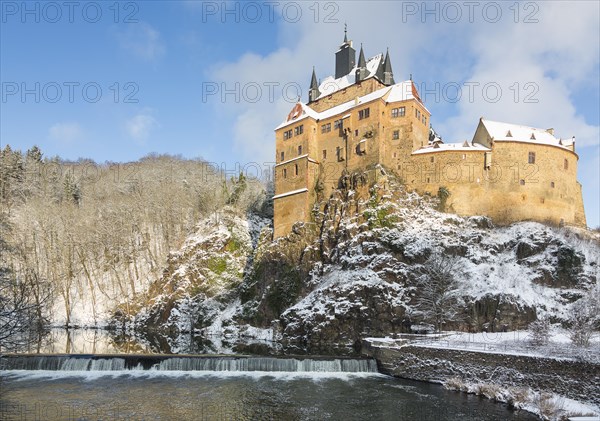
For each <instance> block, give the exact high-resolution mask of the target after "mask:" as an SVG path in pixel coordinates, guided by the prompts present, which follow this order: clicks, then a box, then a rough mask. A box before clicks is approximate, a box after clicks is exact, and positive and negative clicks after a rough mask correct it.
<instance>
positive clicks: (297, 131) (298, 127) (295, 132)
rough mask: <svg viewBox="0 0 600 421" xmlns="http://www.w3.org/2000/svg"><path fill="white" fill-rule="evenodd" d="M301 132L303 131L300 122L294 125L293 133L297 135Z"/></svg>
mask: <svg viewBox="0 0 600 421" xmlns="http://www.w3.org/2000/svg"><path fill="white" fill-rule="evenodd" d="M302 133H304V125H303V124H301V125H299V126H296V128H295V129H294V135H295V136H298V135H301V134H302Z"/></svg>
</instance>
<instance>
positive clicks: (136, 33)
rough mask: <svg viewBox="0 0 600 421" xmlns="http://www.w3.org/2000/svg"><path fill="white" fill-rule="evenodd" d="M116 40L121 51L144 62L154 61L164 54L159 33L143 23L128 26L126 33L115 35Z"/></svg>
mask: <svg viewBox="0 0 600 421" xmlns="http://www.w3.org/2000/svg"><path fill="white" fill-rule="evenodd" d="M117 39H118V41H119V45H120V46H121V48H122V49H124V50H125V51H127V52H129V53H132V54H133V55H134V56H136V57H138V58H140V59H142V60H145V61H156V60H158V59H160V58H162V57H163V56H164V55H165V53H166V47H165V43H164V42H163V40H162V37H161V35H160V32H158V31H157V30H156V29H154V28H153V27H152V26H151V25H149V24H147V23H144V22H139V23H137V24H134V25H128V29H127V31H125V32H119V33H117Z"/></svg>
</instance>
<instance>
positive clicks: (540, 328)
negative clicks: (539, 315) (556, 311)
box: [529, 318, 550, 346]
mask: <svg viewBox="0 0 600 421" xmlns="http://www.w3.org/2000/svg"><path fill="white" fill-rule="evenodd" d="M529 333H530V340H531V343H532V344H533V345H535V346H541V345H546V344H547V343H548V341H549V340H550V321H549V320H548V319H545V318H544V319H539V320H536V321H535V322H533V323H530V324H529Z"/></svg>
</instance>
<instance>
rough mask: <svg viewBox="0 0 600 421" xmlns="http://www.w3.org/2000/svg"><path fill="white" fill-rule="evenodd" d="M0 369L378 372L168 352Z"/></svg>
mask: <svg viewBox="0 0 600 421" xmlns="http://www.w3.org/2000/svg"><path fill="white" fill-rule="evenodd" d="M0 370H49V371H128V370H154V371H239V372H245V371H271V372H306V373H312V372H319V373H377V372H378V371H377V363H376V361H375V360H373V359H359V358H355V359H350V358H324V357H321V358H304V357H282V358H276V357H243V356H165V355H157V356H154V355H121V356H101V355H7V356H2V357H0Z"/></svg>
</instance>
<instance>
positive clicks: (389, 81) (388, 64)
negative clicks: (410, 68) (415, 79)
mask: <svg viewBox="0 0 600 421" xmlns="http://www.w3.org/2000/svg"><path fill="white" fill-rule="evenodd" d="M411 80H412V76H411ZM383 83H385V84H386V85H393V84H394V83H396V82H395V81H394V72H393V71H392V61H391V60H390V49H389V48H388V49H387V52H386V53H385V61H384V62H383Z"/></svg>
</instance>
